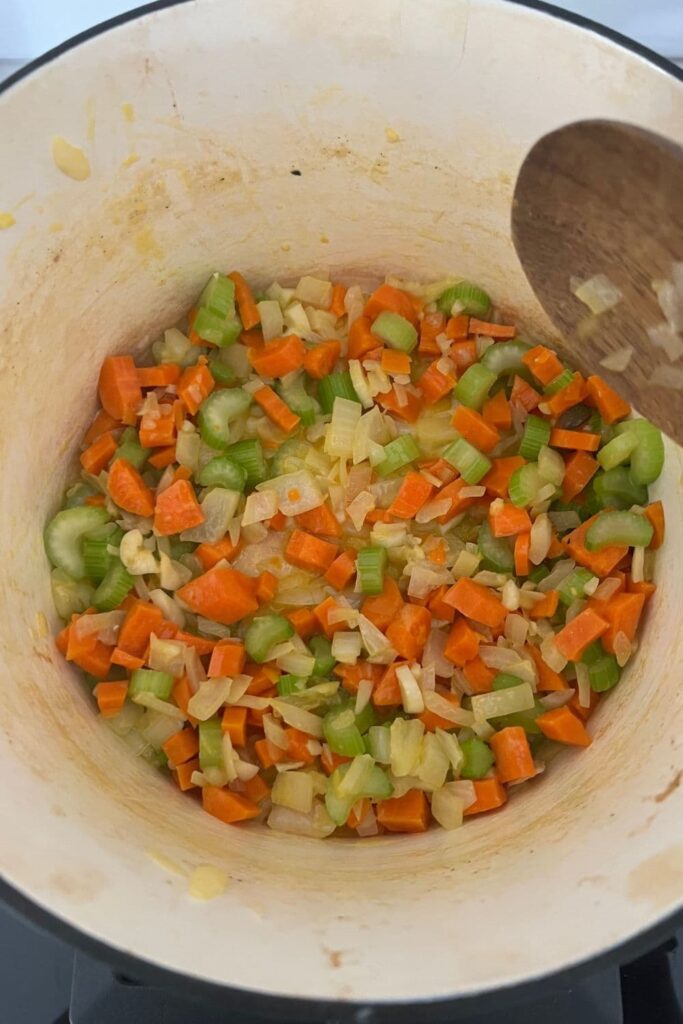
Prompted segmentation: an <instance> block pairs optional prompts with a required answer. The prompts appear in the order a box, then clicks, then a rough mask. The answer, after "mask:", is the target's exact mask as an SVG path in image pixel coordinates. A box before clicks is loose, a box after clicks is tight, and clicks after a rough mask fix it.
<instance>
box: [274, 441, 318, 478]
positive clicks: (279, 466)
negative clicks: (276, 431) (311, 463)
mask: <svg viewBox="0 0 683 1024" xmlns="http://www.w3.org/2000/svg"><path fill="white" fill-rule="evenodd" d="M310 448H311V446H310V445H309V443H308V442H307V441H306V440H304V439H303V438H302V437H289V438H288V439H287V440H286V441H283V443H282V444H281V445H280V447H279V448H278V450H277V451H276V452H275V455H273V458H272V460H271V463H270V470H271V472H270V475H271V476H284V475H285V474H287V473H298V472H299V470H301V469H306V456H307V455H308V453H309V451H310Z"/></svg>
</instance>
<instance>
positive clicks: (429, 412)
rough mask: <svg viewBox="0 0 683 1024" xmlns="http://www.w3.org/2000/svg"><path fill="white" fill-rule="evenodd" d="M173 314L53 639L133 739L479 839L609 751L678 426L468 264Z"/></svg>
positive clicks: (95, 453) (321, 813) (405, 822)
mask: <svg viewBox="0 0 683 1024" xmlns="http://www.w3.org/2000/svg"><path fill="white" fill-rule="evenodd" d="M182 327H183V330H180V329H178V328H172V329H171V330H168V331H166V332H165V334H164V336H163V338H162V339H160V340H159V341H157V342H155V343H154V345H153V347H152V352H151V353H143V354H142V356H141V358H140V359H134V358H133V356H131V355H118V356H110V357H108V358H107V359H105V361H104V363H103V365H102V369H101V372H100V377H99V399H100V403H101V409H100V410H99V412H98V413H97V415H96V417H95V419H94V421H93V422H92V424H91V426H90V428H89V429H88V431H87V432H86V434H85V438H84V442H83V448H82V451H81V455H80V463H81V469H82V471H81V474H80V478H79V479H78V480H77V481H75V482H74V484H73V485H72V486H71V487H70V488H69V489H68V491H67V492H66V498H65V502H64V506H63V508H62V510H61V511H60V512H58V513H57V514H56V515H55V517H54V518H53V519H52V520H51V521H50V523H49V524H48V526H47V528H46V531H45V547H46V551H47V554H48V556H49V558H50V561H51V562H52V564H53V566H54V569H53V572H52V590H53V595H54V601H55V606H56V609H57V612H58V614H59V615H60V616H61V617H62V618H63V619H64V621H65V623H66V625H65V626H64V628H63V629H62V631H61V632H60V633H59V635H58V636H57V646H58V648H59V650H60V651H61V652H62V654H63V655H64V657H65V658H66V659H67V660H68V661H70V662H73V663H74V664H75V665H77V666H78V667H79V668H80V669H82V670H83V672H84V673H85V676H86V679H87V682H88V684H89V685H90V686H91V687H92V692H93V696H94V698H95V700H96V701H97V706H98V708H99V712H100V714H101V715H102V717H103V718H105V719H106V720H107V722H108V723H109V724H110V725H111V728H112V729H114V731H115V732H117V733H118V734H119V735H121V736H122V737H123V738H124V740H125V742H126V743H127V744H129V745H130V746H131V748H132V749H133V751H134V752H135V753H137V754H140V755H141V756H143V757H145V758H147V759H148V760H150V761H151V762H153V763H154V764H155V765H158V766H159V767H161V768H163V769H164V770H167V771H168V772H169V773H170V775H171V776H172V779H173V780H174V783H175V784H176V785H177V786H178V787H179V789H181V790H183V791H184V792H188V793H189V794H190V796H191V797H197V798H200V799H201V802H202V805H203V807H204V809H205V810H206V811H207V812H208V813H209V814H211V815H213V816H214V817H216V818H218V819H220V820H221V821H223V822H227V823H230V824H235V823H237V822H243V821H247V820H249V819H260V820H265V821H267V823H268V825H269V826H271V827H272V828H274V829H277V830H281V831H285V832H293V833H297V834H303V835H312V836H319V837H325V836H329V835H332V834H334V833H338V834H340V835H344V834H351V833H356V834H358V835H360V836H373V835H376V834H378V833H381V832H385V831H386V832H422V831H424V830H425V829H427V828H428V827H429V825H430V822H432V821H433V822H436V823H437V824H439V825H441V826H442V827H443V828H446V829H454V828H457V827H459V826H460V825H461V824H462V822H463V818H465V817H469V816H473V815H477V814H482V813H484V812H488V811H492V810H494V809H496V808H499V807H501V806H502V805H503V804H504V803H505V802H506V800H507V799H508V796H509V794H510V792H511V790H512V787H514V786H516V785H518V784H519V783H523V782H527V781H529V780H530V779H533V778H534V777H535V776H536V775H539V774H540V773H542V772H543V770H544V759H545V757H546V755H547V752H548V751H549V750H551V748H552V747H553V746H557V745H558V744H569V745H572V746H576V747H586V746H588V745H589V744H590V742H591V737H590V732H589V724H588V723H589V718H590V715H591V713H592V712H593V710H594V709H595V706H596V704H597V703H598V701H599V700H600V699H601V697H602V695H603V694H604V693H605V692H606V691H608V690H610V689H611V688H612V687H614V686H615V685H616V684H617V683H618V681H619V677H620V675H621V672H622V669H623V668H624V666H625V665H626V664H627V662H628V661H629V659H630V658H631V656H632V654H633V652H634V650H635V647H636V643H637V634H638V628H639V624H640V621H641V618H642V615H643V612H644V609H645V607H646V604H647V602H648V600H649V598H650V597H651V595H652V593H653V592H654V590H655V586H654V584H653V583H651V582H650V581H649V578H650V574H651V552H653V551H654V549H656V548H658V547H659V546H660V545H661V543H662V540H663V536H664V514H663V510H662V506H661V503H660V502H659V501H653V502H651V501H650V499H649V495H648V486H649V485H650V484H652V483H654V481H655V480H656V479H657V477H658V476H659V475H660V473H661V471H662V465H663V461H664V447H663V443H662V438H661V435H660V433H659V431H658V430H657V429H656V428H655V427H654V426H652V425H651V424H650V423H648V422H647V421H645V420H633V419H629V415H630V408H629V406H628V405H627V403H626V402H624V401H623V400H622V399H621V398H620V397H619V396H618V395H617V394H615V392H614V391H613V390H612V389H611V388H610V387H609V386H608V385H607V384H606V383H605V382H604V381H603V380H602V379H601V378H600V377H598V376H593V377H589V378H588V379H587V380H585V379H584V378H583V377H582V376H581V374H579V373H573V372H572V371H571V369H570V368H568V367H566V366H564V365H563V363H562V362H561V361H560V360H559V358H558V356H557V355H556V354H555V353H554V352H553V351H552V350H551V349H549V348H547V347H546V346H545V345H542V344H534V343H533V342H532V341H530V340H527V339H525V338H524V337H523V336H520V335H519V334H518V332H517V328H516V327H515V326H514V325H513V324H511V323H510V322H509V319H508V318H506V317H504V316H501V315H500V314H498V313H496V311H495V310H494V309H492V308H491V303H490V300H489V296H488V295H487V294H486V292H485V291H483V290H482V289H481V288H479V287H477V286H476V285H474V284H470V283H468V282H466V281H463V280H459V279H457V278H453V279H449V280H446V281H440V282H437V283H435V284H433V285H431V284H430V285H427V286H424V285H417V284H410V283H406V282H399V281H395V280H392V279H389V280H388V281H387V283H385V284H383V285H381V286H380V287H378V288H377V289H376V290H375V291H374V292H372V294H371V295H366V294H363V292H362V291H361V289H360V288H359V287H358V286H353V287H349V288H345V287H344V286H343V285H340V284H333V283H330V282H328V281H326V280H321V279H317V278H313V277H304V278H302V279H301V280H300V281H299V283H298V284H297V286H296V288H284V287H281V286H280V285H279V284H277V283H275V284H272V285H271V286H270V287H269V288H268V289H266V290H265V291H264V292H262V293H261V294H257V295H254V294H253V292H252V290H251V289H250V287H249V286H248V284H247V283H246V282H245V281H244V279H243V278H242V276H241V275H240V274H239V273H232V274H229V275H227V276H224V275H223V274H221V273H216V274H214V275H213V276H212V277H211V279H210V280H209V282H208V284H207V286H206V288H205V289H204V291H203V292H202V294H201V296H200V298H199V300H198V302H197V304H196V306H195V308H193V309H192V310H191V311H190V313H189V315H188V317H187V321H186V323H184V324H183V325H182ZM152 359H153V362H152ZM557 770H562V768H561V767H560V766H558V767H557ZM564 770H570V768H569V766H564Z"/></svg>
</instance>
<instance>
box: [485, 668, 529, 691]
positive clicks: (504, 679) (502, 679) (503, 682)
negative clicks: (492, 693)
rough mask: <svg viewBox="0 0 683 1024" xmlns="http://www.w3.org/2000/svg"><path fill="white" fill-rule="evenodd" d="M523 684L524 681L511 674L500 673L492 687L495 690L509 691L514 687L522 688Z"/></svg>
mask: <svg viewBox="0 0 683 1024" xmlns="http://www.w3.org/2000/svg"><path fill="white" fill-rule="evenodd" d="M523 682H524V680H523V679H520V678H519V676H513V675H512V673H511V672H499V673H498V675H497V676H496V678H495V679H494V680H493V682H492V684H491V686H492V687H493V689H494V690H509V689H510V688H511V687H512V686H520V685H521V684H522V683H523Z"/></svg>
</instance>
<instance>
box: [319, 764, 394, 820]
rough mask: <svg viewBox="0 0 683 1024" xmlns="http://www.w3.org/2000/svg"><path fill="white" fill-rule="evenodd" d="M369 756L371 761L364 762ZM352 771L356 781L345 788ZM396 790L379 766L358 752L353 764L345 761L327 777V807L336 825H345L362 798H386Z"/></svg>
mask: <svg viewBox="0 0 683 1024" xmlns="http://www.w3.org/2000/svg"><path fill="white" fill-rule="evenodd" d="M363 758H367V761H365V762H364V761H363ZM349 772H352V774H354V778H355V781H354V783H353V784H352V785H351V787H350V788H347V789H346V790H345V789H344V783H345V782H347V783H348V781H350V780H347V775H348V773H349ZM392 792H393V786H392V785H391V782H390V780H389V778H388V777H387V775H386V774H385V773H384V772H383V771H382V769H381V768H380V767H379V765H376V764H373V763H372V758H368V757H367V755H364V754H361V755H358V756H357V757H356V758H355V760H354V761H352V762H351V763H350V764H341V765H339V767H338V768H336V769H335V770H334V772H333V773H332V775H330V777H329V779H328V780H327V787H326V790H325V807H326V808H327V813H328V814H329V816H330V817H331V818H332V821H334V823H335V824H336V825H344V824H345V822H346V819H347V818H348V816H349V813H350V812H351V808H352V807H353V805H354V804H355V803H356V801H357V800H360V799H361V798H362V797H370V798H371V799H373V800H385V799H387V797H390V796H391V794H392Z"/></svg>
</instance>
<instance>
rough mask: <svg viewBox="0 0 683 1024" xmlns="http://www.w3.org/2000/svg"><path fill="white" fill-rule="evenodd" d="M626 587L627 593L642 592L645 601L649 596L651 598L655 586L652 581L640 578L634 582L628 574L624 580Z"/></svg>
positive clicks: (655, 588)
mask: <svg viewBox="0 0 683 1024" xmlns="http://www.w3.org/2000/svg"><path fill="white" fill-rule="evenodd" d="M626 589H627V591H628V592H629V594H642V595H643V597H644V598H645V601H646V602H647V601H648V600H649V598H651V597H652V595H653V594H654V593H655V591H656V590H657V587H656V586H655V584H654V583H649V582H648V581H647V580H641V581H640V582H638V583H634V582H633V580H632V579H631V577H630V576H629V577H627V581H626Z"/></svg>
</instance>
